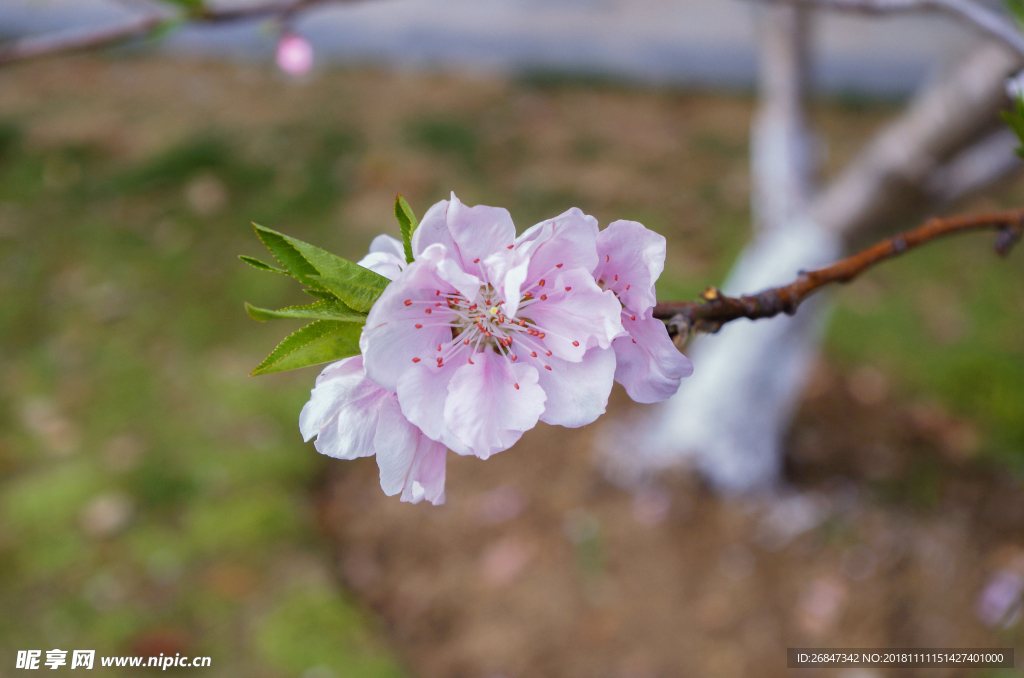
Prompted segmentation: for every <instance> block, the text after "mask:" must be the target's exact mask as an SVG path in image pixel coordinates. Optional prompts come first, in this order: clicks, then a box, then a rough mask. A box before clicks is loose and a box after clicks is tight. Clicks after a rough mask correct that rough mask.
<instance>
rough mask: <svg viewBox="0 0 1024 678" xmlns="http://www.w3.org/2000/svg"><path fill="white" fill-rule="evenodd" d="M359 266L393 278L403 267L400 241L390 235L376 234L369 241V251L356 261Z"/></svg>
mask: <svg viewBox="0 0 1024 678" xmlns="http://www.w3.org/2000/svg"><path fill="white" fill-rule="evenodd" d="M357 263H358V264H359V265H360V266H362V267H364V268H368V269H370V270H371V271H373V272H374V273H379V274H380V275H382V276H384V277H385V278H387V279H388V280H394V279H395V278H397V277H398V276H399V275H400V274H401V273H402V270H403V269H404V268H405V263H406V262H405V250H404V249H403V245H402V241H401V240H399V239H398V238H392V237H391V236H390V235H384V234H381V235H378V236H377V237H376V238H374V239H373V242H371V243H370V253H369V254H367V255H366V256H365V257H363V258H362V259H360V260H359V261H358V262H357Z"/></svg>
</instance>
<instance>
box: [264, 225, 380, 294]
mask: <svg viewBox="0 0 1024 678" xmlns="http://www.w3.org/2000/svg"><path fill="white" fill-rule="evenodd" d="M253 227H254V228H255V229H256V234H257V235H258V236H259V238H260V240H262V241H263V244H264V245H266V246H267V248H268V249H269V250H270V251H271V252H273V254H274V256H275V257H276V258H277V260H278V261H279V262H281V265H282V266H284V267H285V268H286V269H288V271H289V272H291V273H292V275H294V276H295V277H296V278H297V279H298V280H299V282H302V283H304V284H306V285H308V286H309V287H312V288H314V289H318V290H326V291H329V292H332V293H333V294H335V295H336V296H337V297H338V298H339V299H341V300H342V301H343V302H345V303H346V304H347V305H348V306H349V307H351V308H353V309H355V310H356V311H363V312H366V311H369V310H370V308H371V307H372V306H373V302H375V301H377V297H379V296H380V294H381V292H383V291H384V288H385V287H387V286H388V282H390V281H389V280H388V279H387V278H385V277H384V276H382V275H379V274H377V273H374V272H373V271H371V270H370V269H368V268H363V267H362V266H360V265H358V264H353V263H352V262H351V261H348V260H347V259H342V258H341V257H339V256H335V255H333V254H331V253H330V252H325V251H324V250H322V249H320V248H319V247H315V246H313V245H310V244H309V243H306V242H302V241H301V240H297V239H295V238H291V237H289V236H287V235H284V234H282V233H278V232H277V231H274V230H271V229H269V228H266V227H264V226H260V225H259V224H253Z"/></svg>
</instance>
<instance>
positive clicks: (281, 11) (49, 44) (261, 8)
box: [0, 0, 356, 66]
mask: <svg viewBox="0 0 1024 678" xmlns="http://www.w3.org/2000/svg"><path fill="white" fill-rule="evenodd" d="M354 1H356V0H288V1H286V2H281V1H280V0H275V1H271V2H265V3H262V4H258V5H252V6H247V7H240V8H234V9H222V10H217V9H203V10H200V11H198V12H195V13H191V14H185V15H181V18H183V19H185V20H189V21H192V22H195V23H207V24H219V23H228V22H232V21H243V20H252V19H263V18H267V17H275V16H276V17H281V18H282V19H287V18H290V17H291V16H293V15H294V14H296V13H297V12H300V11H302V10H305V9H308V8H310V7H312V6H314V5H319V4H324V3H326V2H354ZM176 16H178V15H176V14H174V13H172V12H169V11H168V12H159V11H155V12H151V13H149V14H146V15H143V16H141V17H136V18H133V19H130V20H127V21H124V22H122V23H120V24H114V25H112V26H103V27H100V28H85V29H82V28H76V29H72V30H66V31H56V32H54V33H49V34H46V35H38V36H30V37H27V38H21V39H18V40H13V41H11V42H9V43H7V44H4V45H0V66H6V65H8V64H13V63H16V62H19V61H26V60H28V59H37V58H40V57H45V56H51V55H54V54H62V53H65V52H72V51H79V50H86V49H95V48H98V47H105V46H107V45H113V44H116V43H119V42H123V41H125V40H131V39H134V38H143V37H146V36H148V35H151V34H152V33H153V32H154V31H155V30H157V29H158V28H160V26H162V25H163V24H164V23H165V22H167V21H171V20H173V19H174V18H175V17H176Z"/></svg>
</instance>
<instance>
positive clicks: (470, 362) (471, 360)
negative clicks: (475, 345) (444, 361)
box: [466, 358, 476, 365]
mask: <svg viewBox="0 0 1024 678" xmlns="http://www.w3.org/2000/svg"><path fill="white" fill-rule="evenodd" d="M466 362H467V363H469V364H470V365H476V363H475V362H473V359H472V358H469V359H468V360H466Z"/></svg>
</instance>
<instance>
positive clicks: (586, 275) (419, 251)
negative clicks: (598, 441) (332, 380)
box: [360, 194, 622, 459]
mask: <svg viewBox="0 0 1024 678" xmlns="http://www.w3.org/2000/svg"><path fill="white" fill-rule="evenodd" d="M596 231H597V224H596V222H595V221H594V220H593V219H592V218H591V217H587V216H586V215H584V214H583V213H582V212H580V211H579V210H576V209H572V210H569V211H568V212H566V213H565V214H563V215H561V216H559V217H556V218H555V219H551V220H549V221H546V222H542V223H540V224H537V225H536V226H534V227H533V228H531V229H529V230H528V231H526V232H525V233H524V234H523V235H522V236H520V237H519V238H518V239H517V238H516V236H515V227H514V226H513V224H512V219H511V218H510V217H509V214H508V212H507V211H506V210H503V209H498V208H494V207H485V206H482V205H481V206H476V207H466V206H465V205H463V204H462V203H461V202H459V200H458V198H456V197H455V195H454V194H452V199H451V201H450V202H449V201H447V200H444V201H441V202H440V203H438V204H436V205H434V206H433V207H431V208H430V210H429V211H428V212H427V213H426V215H424V217H423V221H422V222H421V223H420V225H419V227H418V228H417V230H416V232H415V233H414V235H413V241H412V247H413V254H414V256H415V261H414V262H413V263H411V264H408V265H407V266H406V267H405V268H404V270H403V271H402V272H401V274H400V275H398V276H396V277H395V279H394V281H393V282H392V283H391V284H390V285H388V287H387V289H386V290H385V291H384V293H383V294H382V295H381V296H380V298H379V299H378V300H377V302H376V303H375V304H374V306H373V308H372V309H371V310H370V314H369V317H368V318H367V322H366V327H365V328H364V330H363V334H362V338H361V340H360V348H361V349H362V352H363V356H364V361H365V362H364V364H365V367H366V374H367V376H368V377H369V378H370V379H371V380H373V381H374V382H375V383H376V384H378V385H379V386H380V387H382V388H383V389H385V390H387V391H390V392H394V393H397V395H398V402H399V403H400V405H401V410H402V413H404V415H405V416H406V417H407V418H408V420H409V421H410V422H412V423H413V424H415V425H416V426H418V427H419V428H420V429H421V430H422V431H423V433H424V434H425V435H426V436H427V437H429V438H431V439H432V440H435V441H438V442H440V443H443V444H444V445H446V446H447V447H448V448H449V449H451V450H453V451H455V452H457V453H459V454H475V455H476V456H478V457H480V458H483V459H486V458H487V457H489V456H490V455H492V454H494V453H496V452H500V451H502V450H505V449H508V448H509V447H511V446H512V445H513V444H514V443H515V442H516V441H517V440H519V438H520V437H521V436H522V434H523V432H524V431H527V430H529V429H531V428H533V427H534V426H535V425H536V424H537V421H538V420H540V421H545V422H547V423H551V424H559V425H562V426H583V425H585V424H588V423H590V422H592V421H594V420H595V419H596V418H597V417H598V416H600V415H601V414H602V413H603V412H604V411H605V408H606V406H607V401H608V394H609V392H610V390H611V385H612V380H613V378H614V374H615V355H614V353H613V351H612V350H611V345H612V340H613V339H615V337H617V336H619V335H620V334H621V333H622V323H621V320H620V310H621V306H620V304H619V302H618V301H617V300H616V298H615V295H614V294H612V293H611V292H606V291H603V290H601V288H600V287H598V285H597V283H596V282H595V279H594V277H593V274H592V273H593V271H594V267H595V266H596V265H597V250H596V241H595V238H596Z"/></svg>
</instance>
